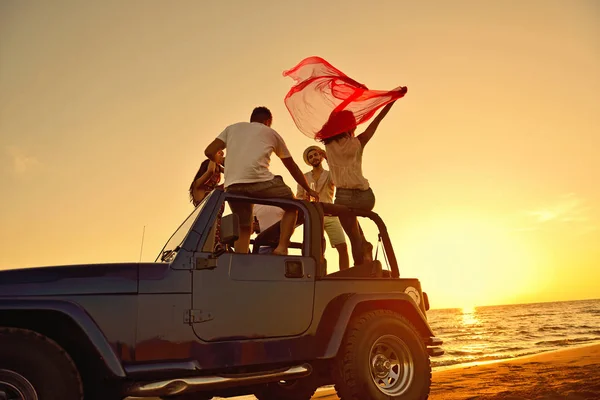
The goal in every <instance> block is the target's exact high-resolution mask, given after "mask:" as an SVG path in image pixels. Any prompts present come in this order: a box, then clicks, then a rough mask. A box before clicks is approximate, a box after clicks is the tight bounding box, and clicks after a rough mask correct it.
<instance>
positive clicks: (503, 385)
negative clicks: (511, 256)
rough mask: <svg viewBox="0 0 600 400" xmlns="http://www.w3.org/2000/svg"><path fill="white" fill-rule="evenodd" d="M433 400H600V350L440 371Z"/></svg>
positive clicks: (329, 397)
mask: <svg viewBox="0 0 600 400" xmlns="http://www.w3.org/2000/svg"><path fill="white" fill-rule="evenodd" d="M337 398H338V397H337V396H336V395H335V391H334V390H333V389H327V388H325V389H321V390H319V391H318V392H317V393H316V394H315V396H314V397H313V399H319V400H336V399H337ZM235 399H237V400H242V399H244V400H250V399H254V396H244V397H236V398H235ZM429 399H431V400H466V399H469V400H600V345H591V346H583V347H577V348H571V349H565V350H558V351H553V352H548V353H542V354H538V355H535V356H529V357H523V358H518V359H513V360H510V361H502V362H494V363H487V364H483V363H482V364H478V365H473V366H466V367H460V368H454V369H448V370H445V371H436V372H434V373H433V382H432V385H431V395H430V396H429Z"/></svg>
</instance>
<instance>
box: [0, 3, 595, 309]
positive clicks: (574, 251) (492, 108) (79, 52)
mask: <svg viewBox="0 0 600 400" xmlns="http://www.w3.org/2000/svg"><path fill="white" fill-rule="evenodd" d="M314 55H316V56H320V57H323V58H325V59H326V60H328V61H329V62H331V63H332V64H333V65H334V66H335V67H337V68H339V69H340V70H342V71H343V72H345V73H346V74H347V75H349V76H350V77H352V78H353V79H355V80H357V81H359V82H361V83H363V84H365V85H367V86H368V87H369V88H371V89H378V90H390V89H393V88H395V87H397V86H400V85H403V86H407V87H408V94H407V95H406V96H405V97H404V98H402V99H400V100H398V101H397V103H396V104H395V105H394V107H393V108H392V110H391V111H390V113H389V114H388V116H387V117H386V118H385V119H384V121H383V122H382V123H381V125H380V127H379V129H378V131H377V133H376V134H375V136H374V138H373V140H372V141H371V142H370V143H369V145H368V146H367V147H366V148H365V153H364V159H363V169H364V173H365V176H366V177H367V179H368V180H369V182H370V185H371V187H372V188H373V191H374V193H375V196H376V199H377V200H376V205H375V211H376V212H377V213H379V214H380V215H381V216H382V217H383V219H384V221H385V222H386V224H387V227H388V230H389V232H390V235H391V238H392V241H393V243H394V250H395V253H396V255H397V258H398V261H399V264H400V273H401V276H402V277H415V278H419V279H420V281H421V284H422V286H423V288H424V290H425V291H426V292H428V295H429V298H430V302H431V303H432V308H446V307H471V306H482V305H491V304H510V303H528V302H542V301H558V300H575V299H587V298H598V297H600V289H598V284H599V283H600V157H598V151H599V150H600V112H599V111H600V110H599V105H600V101H599V100H600V98H599V96H600V95H599V93H600V3H598V2H597V1H593V0H590V1H584V0H581V1H575V0H574V1H567V0H564V1H554V0H540V1H536V0H523V1H517V0H514V1H510V0H506V1H485V2H481V1H475V0H474V1H464V0H455V1H452V2H444V1H421V2H408V1H398V0H390V1H376V0H373V1H369V2H367V1H364V0H363V1H354V0H343V1H329V2H321V1H303V2H290V1H275V0H273V1H265V0H255V1H252V2H243V1H221V2H206V1H183V0H181V1H178V2H174V3H173V2H163V1H156V0H145V1H138V0H131V1H127V2H121V1H114V0H106V1H102V2H79V1H74V0H73V1H66V0H57V1H53V2H47V1H41V0H35V1H28V2H22V1H17V0H5V1H2V2H0V188H1V189H0V190H1V193H2V195H1V196H0V269H7V268H21V267H31V266H42V265H43V266H47V265H55V264H78V263H94V262H102V263H103V262H119V261H138V260H139V259H140V247H141V241H142V234H143V233H144V246H143V251H142V255H141V259H142V260H143V261H153V260H154V259H155V257H156V255H157V254H158V252H159V251H160V249H161V248H162V246H163V244H164V243H165V242H166V241H167V240H168V238H169V236H170V235H171V234H172V233H173V231H174V230H175V229H176V228H177V226H178V225H179V224H180V223H181V221H183V220H184V219H185V217H186V216H187V215H188V214H189V213H190V212H191V211H192V208H193V207H192V205H191V204H190V203H189V201H188V193H187V189H188V186H189V184H190V181H191V179H192V178H193V176H194V174H195V172H196V170H197V168H198V167H199V165H200V163H201V162H202V161H203V159H204V155H203V151H204V148H205V147H206V145H207V144H208V143H209V142H210V141H212V140H213V139H214V137H216V136H217V135H218V134H219V133H220V132H221V131H222V130H223V129H224V128H225V127H226V126H227V125H229V124H232V123H235V122H239V121H246V120H248V118H249V115H250V112H251V111H252V109H253V108H254V107H255V106H258V105H264V106H267V107H269V108H270V109H271V111H272V112H273V115H274V122H273V128H274V129H276V130H277V131H278V132H279V133H280V134H281V135H282V136H283V138H284V139H285V141H286V143H287V144H288V147H289V148H290V150H291V152H292V154H293V156H294V158H295V159H296V161H297V162H298V164H299V165H300V167H301V168H302V169H303V170H308V167H307V166H306V165H305V164H304V163H303V162H302V151H303V150H304V149H305V148H306V147H307V146H309V145H312V144H314V141H313V140H312V139H310V138H308V137H306V136H304V135H303V134H302V133H300V132H299V131H298V130H297V128H296V127H295V125H294V123H293V121H292V119H291V117H290V115H289V113H288V112H287V110H286V108H285V105H284V103H283V98H284V96H285V94H286V93H287V91H288V90H289V88H290V87H291V85H292V81H291V79H290V78H285V77H283V76H282V72H283V71H284V70H287V69H289V68H291V67H293V66H295V65H296V64H297V63H298V62H299V61H300V60H302V59H303V58H305V57H308V56H314ZM360 130H361V127H359V129H358V131H360ZM273 157H274V158H273V160H272V164H271V165H272V170H273V172H275V173H279V174H282V175H283V176H284V180H285V181H286V183H288V185H290V186H292V187H293V188H295V183H294V182H293V180H292V178H291V176H290V175H289V174H288V173H287V171H285V169H284V167H283V165H282V163H281V162H280V161H279V160H278V159H277V158H276V157H275V156H273ZM325 167H326V168H327V165H325ZM327 254H328V255H331V254H332V249H329V250H328V253H327ZM332 257H333V258H335V255H334V254H333V255H332ZM330 265H332V263H331V262H330ZM333 265H335V264H333Z"/></svg>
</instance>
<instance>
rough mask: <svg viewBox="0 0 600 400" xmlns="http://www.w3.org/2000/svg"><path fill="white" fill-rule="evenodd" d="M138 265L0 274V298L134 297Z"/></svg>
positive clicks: (94, 266)
mask: <svg viewBox="0 0 600 400" xmlns="http://www.w3.org/2000/svg"><path fill="white" fill-rule="evenodd" d="M138 272H139V264H137V263H127V264H87V265H68V266H55V267H36V268H23V269H11V270H3V271H0V298H1V297H5V296H10V297H15V296H17V297H29V296H55V295H81V294H105V293H106V294H114V293H137V290H138Z"/></svg>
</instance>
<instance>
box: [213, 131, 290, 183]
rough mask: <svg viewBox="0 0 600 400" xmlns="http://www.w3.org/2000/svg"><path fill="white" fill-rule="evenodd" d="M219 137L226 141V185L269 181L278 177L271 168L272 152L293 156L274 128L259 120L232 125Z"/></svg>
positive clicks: (286, 156) (280, 156)
mask: <svg viewBox="0 0 600 400" xmlns="http://www.w3.org/2000/svg"><path fill="white" fill-rule="evenodd" d="M217 139H220V140H222V141H223V142H224V143H225V148H226V149H227V154H226V159H225V183H224V185H225V187H228V186H229V185H233V184H235V183H253V182H266V181H270V180H271V179H273V178H274V177H275V175H273V174H272V173H271V171H269V164H270V163H271V153H273V152H274V153H275V154H276V155H277V156H278V157H279V158H288V157H291V154H290V151H289V150H288V148H287V146H286V145H285V142H284V141H283V139H282V138H281V136H279V134H278V133H277V132H275V130H273V129H271V128H269V127H268V126H266V125H265V124H261V123H259V122H239V123H237V124H233V125H229V126H228V127H227V128H225V130H224V131H223V132H221V134H220V135H219V136H217Z"/></svg>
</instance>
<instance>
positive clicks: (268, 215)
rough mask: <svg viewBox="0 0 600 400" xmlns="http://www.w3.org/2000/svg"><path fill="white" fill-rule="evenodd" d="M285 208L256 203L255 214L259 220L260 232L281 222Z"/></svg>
mask: <svg viewBox="0 0 600 400" xmlns="http://www.w3.org/2000/svg"><path fill="white" fill-rule="evenodd" d="M283 213H284V211H283V209H282V208H280V207H275V206H269V205H266V204H255V205H254V215H255V216H256V219H257V220H258V226H259V227H260V232H264V231H265V230H266V229H267V228H269V227H270V226H271V225H273V224H275V223H277V222H279V220H280V219H281V218H282V217H283Z"/></svg>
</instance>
